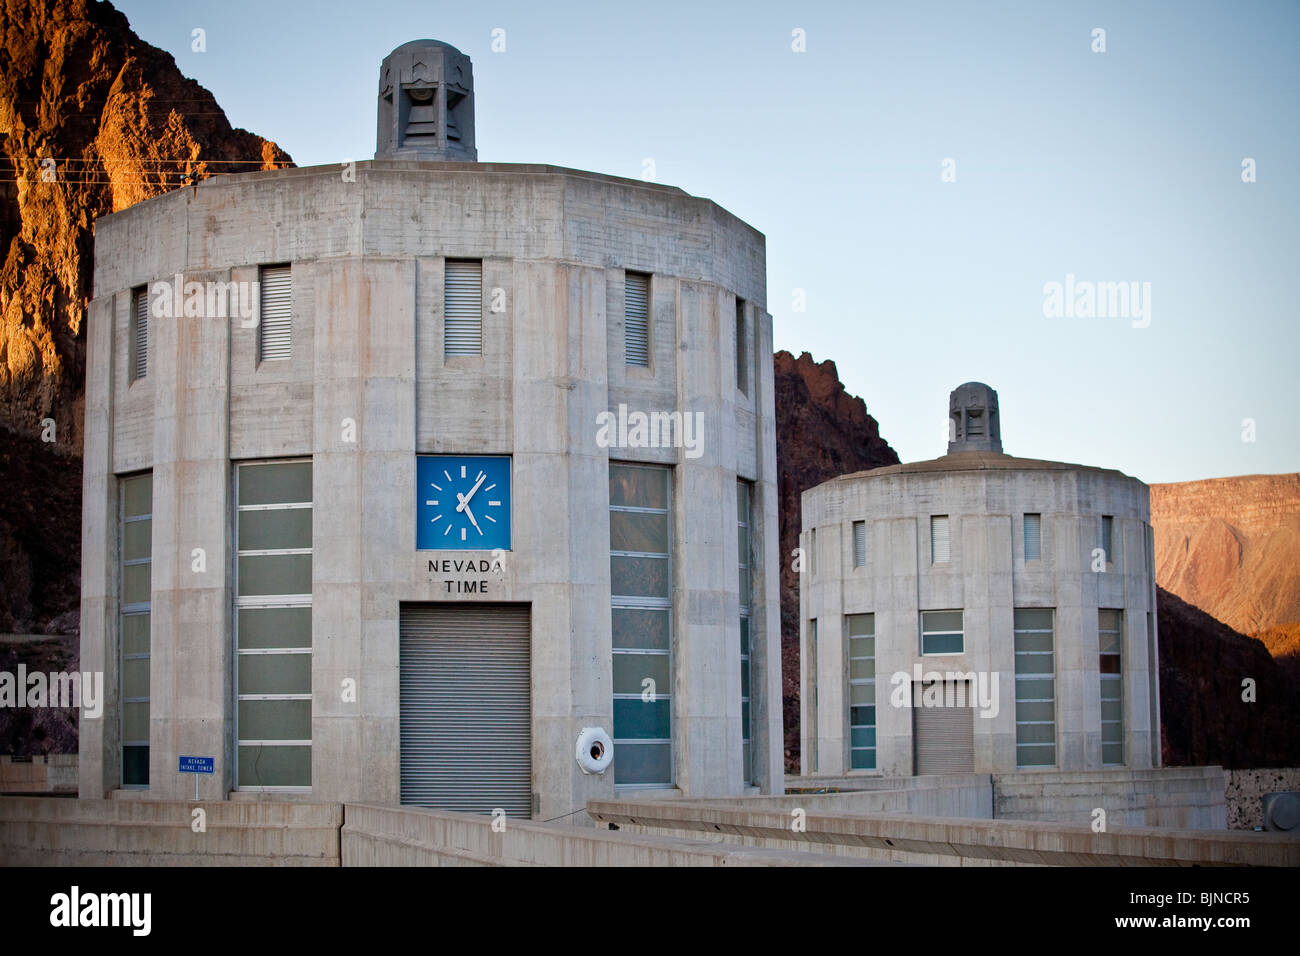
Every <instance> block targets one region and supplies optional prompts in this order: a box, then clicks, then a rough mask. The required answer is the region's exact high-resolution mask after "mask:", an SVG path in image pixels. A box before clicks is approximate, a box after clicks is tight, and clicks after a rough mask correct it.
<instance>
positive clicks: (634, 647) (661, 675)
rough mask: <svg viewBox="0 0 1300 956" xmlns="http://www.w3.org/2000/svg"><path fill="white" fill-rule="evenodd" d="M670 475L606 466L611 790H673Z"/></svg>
mask: <svg viewBox="0 0 1300 956" xmlns="http://www.w3.org/2000/svg"><path fill="white" fill-rule="evenodd" d="M671 480H672V471H671V469H668V468H662V467H658V466H651V465H621V464H615V463H613V462H611V463H610V466H609V579H610V591H611V634H612V637H613V651H614V750H615V753H617V754H618V756H617V758H616V759H615V761H614V784H615V786H616V787H624V788H626V787H645V788H664V787H671V786H672V785H673V738H672V655H671V650H672V617H673V585H672V580H673V577H672V542H671V530H670V522H669V515H670V507H671V506H670V500H671V498H670V483H671Z"/></svg>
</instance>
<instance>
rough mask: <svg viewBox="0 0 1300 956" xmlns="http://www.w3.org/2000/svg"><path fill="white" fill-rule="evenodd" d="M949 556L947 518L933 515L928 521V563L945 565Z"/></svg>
mask: <svg viewBox="0 0 1300 956" xmlns="http://www.w3.org/2000/svg"><path fill="white" fill-rule="evenodd" d="M950 554H951V548H950V547H949V537H948V516H947V515H935V516H934V517H932V518H931V519H930V561H931V562H932V563H934V564H945V563H947V561H948V558H949V555H950Z"/></svg>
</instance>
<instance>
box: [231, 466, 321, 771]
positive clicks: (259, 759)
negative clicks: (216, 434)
mask: <svg viewBox="0 0 1300 956" xmlns="http://www.w3.org/2000/svg"><path fill="white" fill-rule="evenodd" d="M235 500H236V515H235V519H236V520H235V554H236V561H235V701H236V708H235V738H236V750H237V768H236V777H235V786H236V788H237V789H240V790H287V789H307V788H310V787H311V712H312V694H311V655H312V634H311V558H312V528H311V522H312V465H311V462H310V461H263V462H250V463H247V464H241V465H238V466H237V467H236V469H235Z"/></svg>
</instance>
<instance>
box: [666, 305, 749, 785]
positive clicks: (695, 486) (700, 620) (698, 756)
mask: <svg viewBox="0 0 1300 956" xmlns="http://www.w3.org/2000/svg"><path fill="white" fill-rule="evenodd" d="M677 295H678V310H677V337H678V342H679V343H680V351H679V353H678V363H677V408H678V409H680V410H681V412H682V414H683V415H688V414H689V415H694V414H695V413H697V412H699V413H702V414H703V417H704V423H705V428H706V433H705V439H704V441H703V442H702V454H701V455H700V457H698V458H693V459H692V458H687V457H686V456H685V449H681V448H679V449H677V480H676V482H675V501H674V507H673V524H674V528H673V535H674V537H673V563H674V569H673V572H674V581H673V584H674V594H675V596H674V605H675V606H674V620H675V624H676V626H677V632H676V633H677V638H676V640H675V642H674V650H675V652H676V653H675V659H674V661H673V671H674V696H675V700H674V703H673V724H674V726H673V738H674V744H675V746H674V762H675V765H676V767H675V769H676V774H675V776H676V780H677V785H678V787H679V788H680V789H681V791H682V792H683V793H684V794H698V795H709V796H725V795H730V794H738V793H740V791H741V777H742V765H741V753H740V669H739V659H738V653H739V652H738V650H737V651H736V653H734V654H733V653H729V650H730V649H731V648H732V647H733V644H732V642H730V641H728V639H727V637H728V626H729V622H728V617H729V616H728V615H727V613H726V609H727V608H728V607H729V606H734V603H735V600H736V598H735V595H736V580H735V577H736V574H735V562H734V554H735V544H734V541H735V537H736V525H735V515H736V499H735V480H736V475H735V469H734V454H733V457H732V459H730V460H728V459H727V458H726V457H725V454H726V450H725V448H724V446H723V440H722V435H721V431H722V429H720V428H719V424H720V423H721V422H724V421H727V420H728V419H727V416H731V419H732V420H734V409H733V405H732V404H731V403H723V401H722V399H721V397H720V396H721V395H722V384H723V381H724V380H725V381H727V382H728V383H730V382H731V381H732V372H731V369H726V370H725V371H724V369H723V368H722V365H723V362H724V361H725V359H724V355H725V354H726V353H724V352H723V351H722V350H721V349H720V348H719V345H718V342H719V336H720V335H721V327H722V324H721V322H720V320H719V312H720V301H719V295H718V292H717V289H716V287H714V286H712V285H709V284H705V283H701V282H691V281H681V282H679V283H678V291H677ZM733 366H734V361H733ZM710 429H711V431H710ZM732 440H734V438H733V439H732ZM728 502H730V506H731V511H730V515H729V517H730V522H728V521H727V520H726V517H724V518H723V519H722V520H719V515H718V512H719V511H720V510H722V511H724V513H725V509H726V508H727V503H728ZM723 526H726V531H725V532H724V531H723ZM728 540H730V541H731V542H732V545H731V553H732V555H733V561H732V562H731V563H730V564H728V562H727V553H728V552H727V548H726V546H725V542H726V541H728ZM728 578H729V579H730V582H731V583H730V585H728V583H727V581H728ZM729 599H730V603H729ZM738 627H739V625H738V624H737V625H736V628H737V629H738ZM736 634H737V637H736V641H737V642H738V641H739V636H738V635H739V631H738V630H737V631H736ZM734 646H736V647H738V643H737V644H736V645H734Z"/></svg>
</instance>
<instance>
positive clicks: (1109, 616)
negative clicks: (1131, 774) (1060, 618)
mask: <svg viewBox="0 0 1300 956" xmlns="http://www.w3.org/2000/svg"><path fill="white" fill-rule="evenodd" d="M1123 622H1124V612H1123V611H1119V610H1111V609H1109V608H1101V609H1100V610H1098V611H1097V636H1098V645H1099V647H1098V650H1099V661H1098V665H1099V669H1100V670H1101V762H1102V763H1103V764H1108V765H1118V764H1123V763H1124V710H1123V707H1124V680H1123V675H1122V673H1121V662H1120V658H1121V653H1120V649H1121V647H1122V646H1123V642H1122V635H1123Z"/></svg>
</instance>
